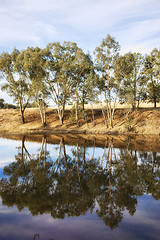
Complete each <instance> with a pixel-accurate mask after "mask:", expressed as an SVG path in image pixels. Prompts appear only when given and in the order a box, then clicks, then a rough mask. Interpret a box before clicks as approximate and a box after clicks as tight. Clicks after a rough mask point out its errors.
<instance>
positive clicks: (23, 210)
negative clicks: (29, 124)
mask: <svg viewBox="0 0 160 240" xmlns="http://www.w3.org/2000/svg"><path fill="white" fill-rule="evenodd" d="M51 142H54V144H53V143H51ZM71 142H74V143H73V144H71ZM1 239H2V240H14V239H15V240H20V239H21V240H22V239H23V240H33V239H36V240H37V239H41V240H51V239H52V240H53V239H54V240H61V239H64V240H77V239H81V240H83V239H89V240H94V239H107V240H110V239H112V240H114V239H118V240H122V239H123V240H125V239H126V240H132V239H138V240H142V239H144V240H150V239H151V240H153V239H160V152H155V151H150V152H146V151H136V149H131V147H130V146H129V144H128V147H127V148H123V149H122V148H121V149H119V148H115V146H114V142H113V141H111V140H109V139H106V141H104V144H103V142H102V143H101V144H99V145H97V144H96V139H95V140H94V141H90V142H89V143H88V142H87V141H82V140H77V141H73V140H72V141H68V140H67V141H65V140H64V139H63V138H60V137H59V138H56V140H53V141H49V140H48V138H46V137H39V138H38V139H37V142H36V138H34V140H33V141H32V139H30V141H28V140H27V137H21V140H11V139H4V138H0V240H1Z"/></svg>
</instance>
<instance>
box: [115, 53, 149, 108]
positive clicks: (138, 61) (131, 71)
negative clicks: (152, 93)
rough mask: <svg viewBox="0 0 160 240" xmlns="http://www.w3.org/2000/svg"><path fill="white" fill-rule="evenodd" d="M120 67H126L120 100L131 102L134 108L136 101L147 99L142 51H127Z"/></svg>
mask: <svg viewBox="0 0 160 240" xmlns="http://www.w3.org/2000/svg"><path fill="white" fill-rule="evenodd" d="M122 58H123V61H121V63H119V64H120V67H121V68H122V69H124V70H125V71H124V72H125V74H124V79H123V84H122V86H121V88H120V94H119V99H120V101H121V102H122V103H123V102H127V103H129V104H131V106H132V109H135V108H136V103H137V102H138V104H139V102H140V101H141V100H145V97H146V91H145V90H146V89H145V84H144V78H143V72H142V69H143V56H142V54H140V53H133V54H132V53H130V52H129V53H127V54H125V55H124V56H123V57H122Z"/></svg>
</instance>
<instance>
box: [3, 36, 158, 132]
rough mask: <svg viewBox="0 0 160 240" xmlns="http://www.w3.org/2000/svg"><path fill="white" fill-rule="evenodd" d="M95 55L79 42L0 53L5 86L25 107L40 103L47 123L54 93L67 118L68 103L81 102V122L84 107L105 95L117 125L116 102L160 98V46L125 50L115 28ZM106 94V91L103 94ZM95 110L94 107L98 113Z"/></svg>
mask: <svg viewBox="0 0 160 240" xmlns="http://www.w3.org/2000/svg"><path fill="white" fill-rule="evenodd" d="M93 54H94V60H93V59H92V57H91V55H90V54H89V53H84V51H83V50H82V49H81V48H79V47H78V46H77V44H76V43H72V42H64V43H63V44H61V43H59V42H54V43H49V44H48V45H47V46H46V48H44V49H41V48H39V47H35V48H33V47H28V48H27V49H26V50H22V51H19V50H17V49H13V51H12V52H11V53H10V54H9V53H7V52H3V53H2V54H1V55H0V77H1V79H3V82H4V83H3V84H2V87H1V89H2V91H6V92H7V93H8V95H9V96H10V97H12V98H13V100H14V102H15V103H16V104H17V105H18V106H19V108H20V113H21V119H22V122H23V123H24V122H25V120H24V112H25V109H26V107H27V106H28V105H29V104H30V103H34V104H36V106H37V107H38V108H39V111H40V116H41V119H42V124H43V126H46V107H47V105H48V102H49V100H50V99H53V100H54V102H55V104H56V105H57V111H58V116H59V119H60V121H61V123H62V124H63V121H64V112H65V106H66V104H69V103H72V104H74V106H75V109H74V110H75V120H76V122H77V125H79V110H80V108H82V110H84V104H85V103H90V104H91V106H92V104H93V102H95V101H99V102H100V99H103V102H104V103H105V106H104V105H103V106H102V113H103V116H104V120H105V124H106V126H107V127H109V126H111V127H113V126H114V124H113V119H114V113H115V108H116V103H117V102H121V103H128V104H130V105H131V107H132V109H133V110H134V109H136V108H137V107H138V106H139V103H140V102H141V101H144V100H147V101H150V102H153V103H154V107H155V108H156V107H157V102H159V100H160V74H159V73H160V50H158V49H154V50H153V51H152V52H151V53H150V54H146V55H142V54H140V53H131V52H128V53H126V54H124V55H121V54H120V45H119V43H118V42H117V41H116V40H115V38H113V37H111V36H110V35H109V34H108V35H107V37H106V38H105V39H103V40H102V42H101V44H100V45H99V46H98V47H96V48H95V51H94V53H93ZM100 96H103V97H102V98H101V97H100ZM93 114H94V113H93Z"/></svg>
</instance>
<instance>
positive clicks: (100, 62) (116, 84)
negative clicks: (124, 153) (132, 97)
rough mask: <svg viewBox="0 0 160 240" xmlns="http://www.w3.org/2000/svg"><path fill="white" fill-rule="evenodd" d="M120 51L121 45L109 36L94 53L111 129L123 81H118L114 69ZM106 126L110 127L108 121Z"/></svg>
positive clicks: (119, 79)
mask: <svg viewBox="0 0 160 240" xmlns="http://www.w3.org/2000/svg"><path fill="white" fill-rule="evenodd" d="M119 51H120V45H119V43H118V42H117V41H116V40H115V39H114V38H113V37H111V36H110V35H109V34H108V35H107V37H106V38H105V39H103V40H102V42H101V44H100V46H99V47H97V48H96V49H95V51H94V54H95V56H96V59H95V65H96V68H97V70H98V71H99V73H100V80H99V84H98V85H99V89H100V92H102V93H103V94H104V98H105V103H106V108H107V118H108V120H109V123H110V126H111V127H113V115H114V109H115V104H116V101H117V95H118V91H119V88H120V82H121V80H122V78H121V77H120V78H118V79H117V78H115V77H114V69H113V64H114V61H115V60H116V59H117V58H118V56H119ZM115 92H116V93H115ZM112 101H113V102H114V107H112ZM106 125H107V127H108V123H107V121H106Z"/></svg>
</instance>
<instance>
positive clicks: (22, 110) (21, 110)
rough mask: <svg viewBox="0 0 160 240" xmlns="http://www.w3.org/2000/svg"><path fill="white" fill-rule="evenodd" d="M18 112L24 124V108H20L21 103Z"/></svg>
mask: <svg viewBox="0 0 160 240" xmlns="http://www.w3.org/2000/svg"><path fill="white" fill-rule="evenodd" d="M20 114H21V121H22V123H23V124H24V123H25V121H24V109H23V108H22V105H21V104H20Z"/></svg>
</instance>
